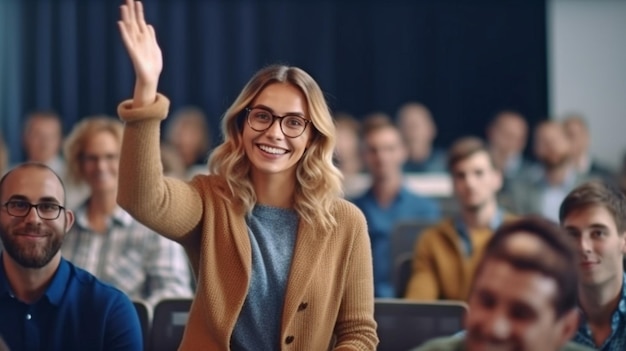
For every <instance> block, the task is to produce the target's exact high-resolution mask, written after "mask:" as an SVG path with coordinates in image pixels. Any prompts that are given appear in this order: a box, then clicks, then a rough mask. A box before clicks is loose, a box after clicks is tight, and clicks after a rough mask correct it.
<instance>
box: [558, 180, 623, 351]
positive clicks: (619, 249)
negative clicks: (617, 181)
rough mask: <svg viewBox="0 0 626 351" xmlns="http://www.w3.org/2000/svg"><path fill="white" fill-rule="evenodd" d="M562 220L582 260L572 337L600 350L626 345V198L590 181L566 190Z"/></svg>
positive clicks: (562, 206)
mask: <svg viewBox="0 0 626 351" xmlns="http://www.w3.org/2000/svg"><path fill="white" fill-rule="evenodd" d="M560 219H561V225H562V226H563V227H564V228H565V230H566V231H567V232H568V233H569V235H570V237H571V238H572V239H574V242H575V243H576V246H577V247H578V252H579V254H580V260H581V262H580V265H579V266H578V268H579V270H580V282H579V284H578V305H579V309H580V311H581V312H582V313H581V317H582V321H581V323H580V325H579V327H578V332H577V333H576V336H575V337H574V342H576V343H579V344H582V345H586V346H589V347H592V348H594V349H597V350H606V351H608V350H625V349H626V275H624V266H623V262H624V251H625V250H626V197H625V196H624V194H622V193H621V192H620V191H619V189H617V188H616V187H614V186H612V185H610V184H608V183H604V182H600V181H590V182H588V183H584V184H582V185H580V186H578V187H577V188H575V189H574V190H572V192H571V193H569V195H567V197H566V198H565V200H564V201H563V204H562V205H561V209H560Z"/></svg>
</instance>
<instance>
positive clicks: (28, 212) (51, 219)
mask: <svg viewBox="0 0 626 351" xmlns="http://www.w3.org/2000/svg"><path fill="white" fill-rule="evenodd" d="M15 202H20V203H23V204H28V206H29V208H28V211H26V213H25V214H23V215H21V216H20V215H15V214H13V213H11V210H9V204H11V203H15ZM39 205H54V206H57V207H59V211H58V213H57V215H56V217H54V218H44V217H42V216H41V213H39V207H38V206H39ZM2 206H4V208H6V210H7V213H8V214H9V215H10V216H13V217H18V218H25V217H28V215H29V214H30V211H32V210H33V207H34V208H35V212H36V213H37V216H39V218H41V219H43V220H46V221H53V220H55V219H58V218H59V217H60V216H61V211H67V209H66V208H65V207H64V206H61V205H59V204H55V203H53V202H40V203H36V204H33V203H30V202H28V201H24V200H9V201H7V202H5V203H4V204H3V205H2Z"/></svg>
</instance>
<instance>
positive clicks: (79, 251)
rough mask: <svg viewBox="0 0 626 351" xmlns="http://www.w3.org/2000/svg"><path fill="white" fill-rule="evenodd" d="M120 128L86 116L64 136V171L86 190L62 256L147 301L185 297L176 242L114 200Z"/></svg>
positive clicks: (186, 284) (187, 284)
mask: <svg viewBox="0 0 626 351" xmlns="http://www.w3.org/2000/svg"><path fill="white" fill-rule="evenodd" d="M122 133H123V126H122V123H121V122H120V121H119V120H118V119H114V118H109V117H89V118H85V119H83V120H81V122H80V123H78V124H77V125H76V126H75V127H74V129H73V130H72V132H71V134H70V135H69V136H68V139H67V141H66V144H65V159H66V160H67V164H68V176H69V177H70V179H73V180H75V181H77V182H83V183H86V184H87V186H88V187H89V190H90V194H89V197H88V199H87V200H86V201H85V202H84V203H83V204H82V205H80V206H79V207H78V208H76V209H75V211H74V213H75V216H76V223H75V225H74V226H73V228H72V229H71V230H70V232H69V233H68V234H67V235H66V237H65V241H64V242H63V247H62V249H61V250H62V253H63V256H64V257H65V258H66V259H68V260H69V261H71V262H72V263H74V264H75V265H76V266H78V267H81V268H83V269H85V270H86V271H88V272H90V273H91V274H93V275H95V276H96V277H98V278H99V279H100V280H102V281H104V282H107V283H109V284H111V285H113V286H115V287H117V288H118V289H120V290H122V291H123V292H125V293H126V294H127V295H128V296H129V297H130V298H131V299H133V300H141V301H144V302H146V303H147V304H149V305H150V306H154V305H155V304H156V303H158V302H159V301H160V300H162V299H164V298H191V297H192V295H193V293H192V288H191V278H190V269H189V264H188V261H187V257H186V256H185V252H184V250H183V248H182V246H180V245H179V244H178V243H175V242H174V241H171V240H169V239H166V238H165V237H163V236H161V235H158V234H157V233H155V232H153V231H152V230H150V229H148V228H146V227H145V226H143V225H142V224H140V223H139V222H137V221H136V220H135V219H134V218H133V217H131V216H130V214H128V213H127V212H126V211H124V210H123V209H122V208H121V207H119V206H118V205H117V202H116V198H117V180H118V178H117V175H118V168H119V154H120V148H121V143H122Z"/></svg>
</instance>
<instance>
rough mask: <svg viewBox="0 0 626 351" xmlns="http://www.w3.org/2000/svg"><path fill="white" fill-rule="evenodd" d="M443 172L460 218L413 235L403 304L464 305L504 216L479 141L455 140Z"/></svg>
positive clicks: (497, 180) (495, 176)
mask: <svg viewBox="0 0 626 351" xmlns="http://www.w3.org/2000/svg"><path fill="white" fill-rule="evenodd" d="M448 169H449V172H450V175H451V177H452V185H453V189H454V195H455V196H456V199H457V201H458V202H459V205H460V213H459V215H457V216H455V217H453V218H447V219H444V220H443V221H441V222H439V223H438V224H436V225H434V226H432V227H430V228H427V229H426V230H424V232H423V233H422V234H421V235H420V236H419V238H418V240H417V242H416V245H415V250H414V256H413V273H412V276H411V279H410V281H409V283H408V286H407V291H406V296H405V297H406V298H409V299H414V300H436V299H446V300H466V299H467V297H468V295H469V290H470V284H471V281H472V277H473V275H474V271H475V269H476V266H477V265H478V262H479V260H480V258H481V257H482V254H483V251H484V248H485V246H486V245H487V242H488V240H489V239H490V238H491V236H492V234H493V232H494V231H495V230H496V228H498V227H499V226H500V224H502V222H503V221H504V220H508V219H509V217H510V216H509V215H508V214H505V213H504V211H503V210H502V209H501V208H500V207H499V206H498V201H497V199H496V193H497V192H498V191H499V190H500V187H501V186H502V174H501V173H500V170H498V169H497V168H496V165H495V163H494V161H493V158H492V157H491V155H490V153H489V150H488V148H487V146H486V145H485V143H484V142H483V141H482V140H480V139H478V138H474V137H466V138H461V139H459V140H458V141H456V142H455V143H454V144H453V145H452V146H451V147H450V149H449V151H448Z"/></svg>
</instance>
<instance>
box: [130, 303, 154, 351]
mask: <svg viewBox="0 0 626 351" xmlns="http://www.w3.org/2000/svg"><path fill="white" fill-rule="evenodd" d="M133 305H134V306H135V310H136V311H137V316H138V317H139V322H140V323H141V334H142V335H143V349H144V350H148V335H149V332H150V311H149V309H148V305H146V303H144V302H142V301H133Z"/></svg>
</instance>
